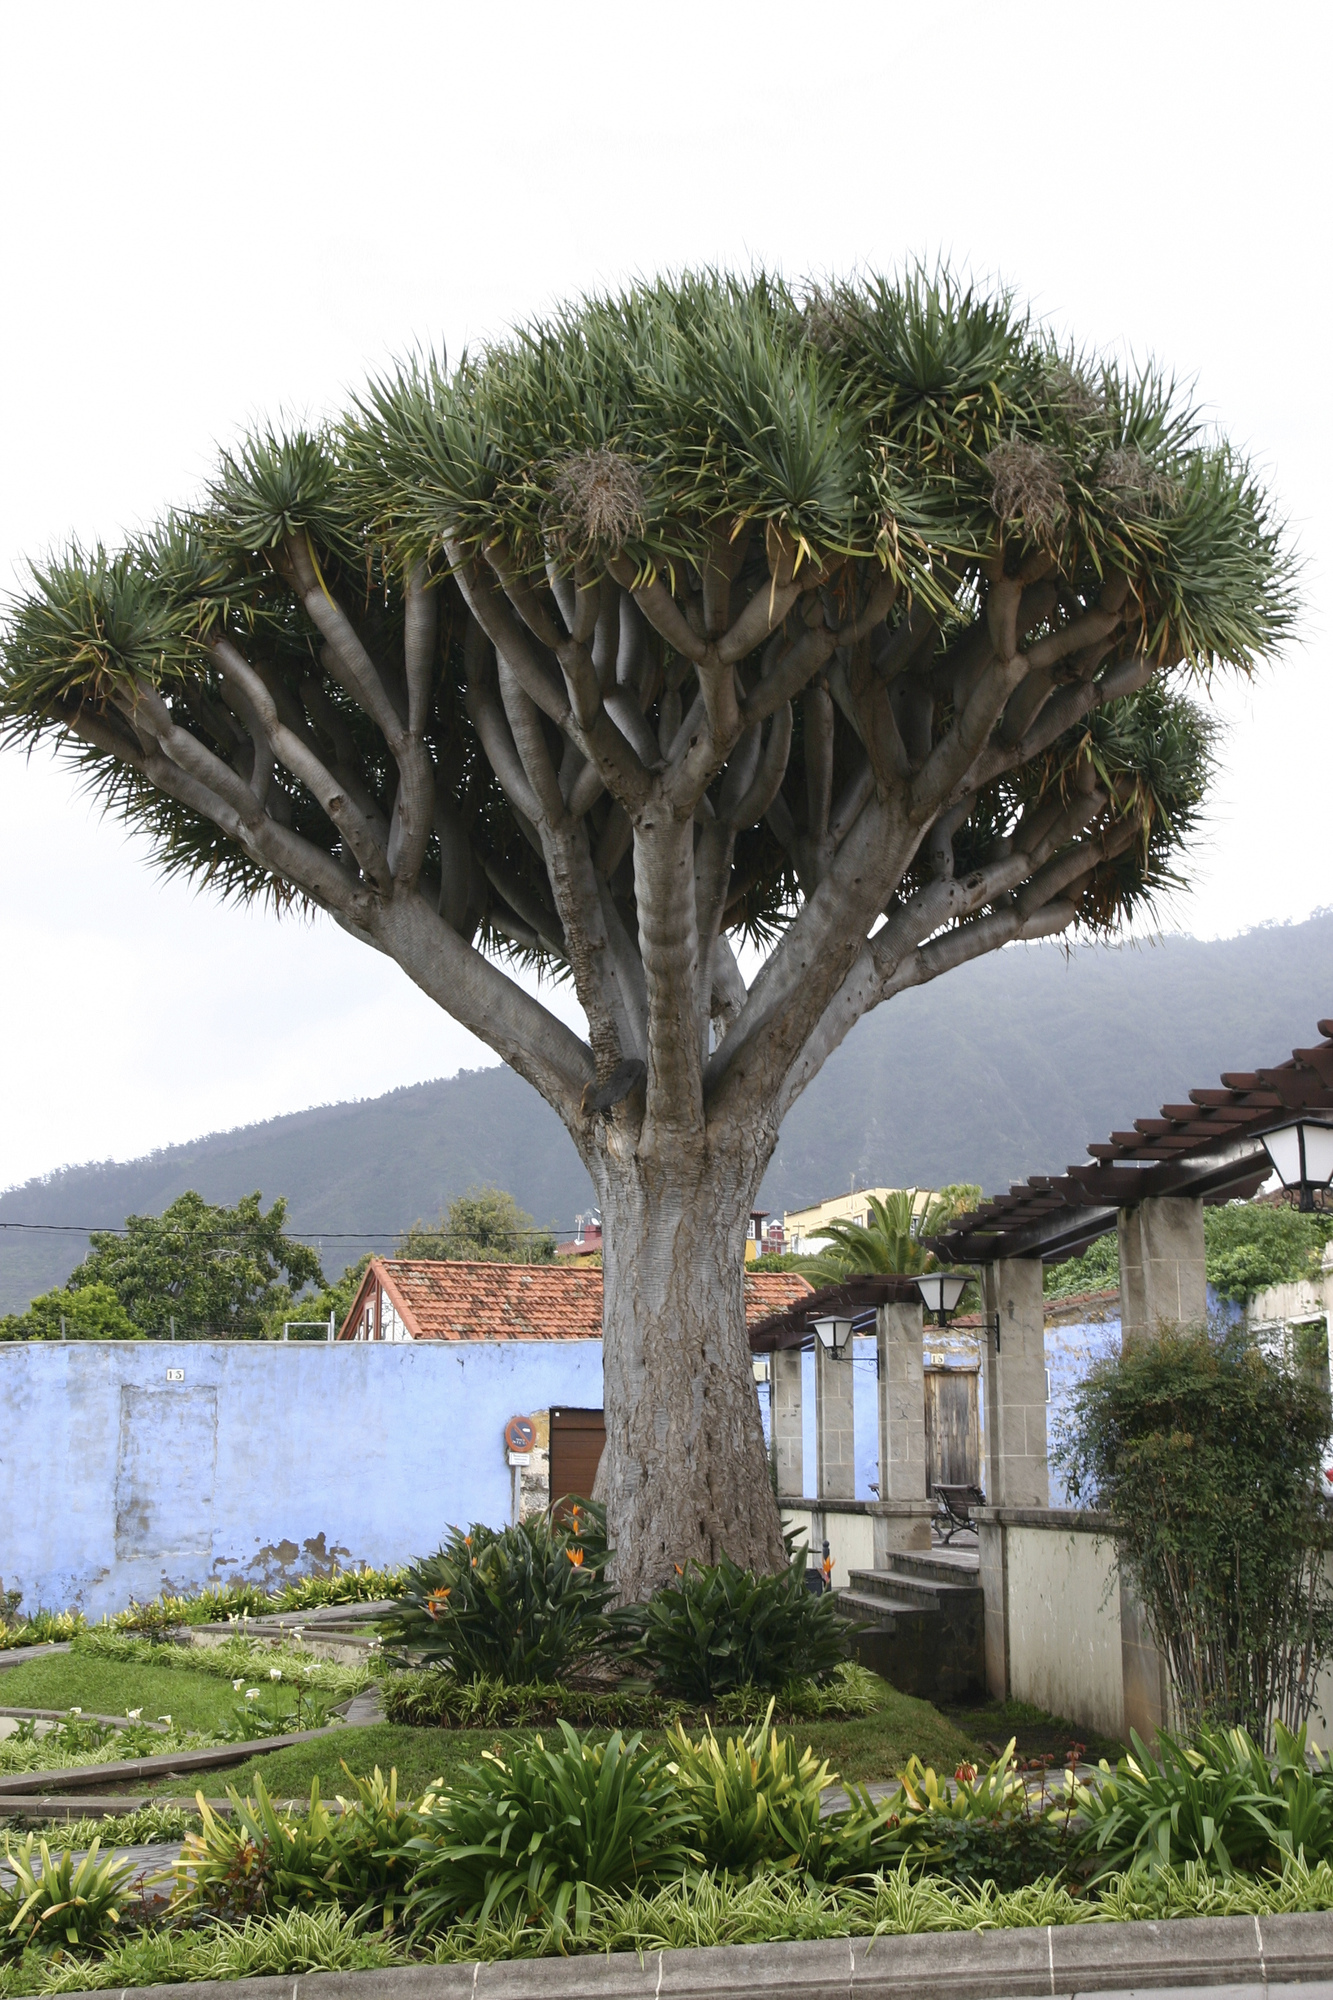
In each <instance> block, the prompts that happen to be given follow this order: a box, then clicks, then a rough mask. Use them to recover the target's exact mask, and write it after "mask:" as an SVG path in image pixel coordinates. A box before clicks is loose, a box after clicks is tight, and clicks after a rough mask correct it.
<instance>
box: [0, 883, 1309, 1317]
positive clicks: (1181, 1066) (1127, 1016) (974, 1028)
mask: <svg viewBox="0 0 1333 2000" xmlns="http://www.w3.org/2000/svg"><path fill="white" fill-rule="evenodd" d="M1330 1015H1333V911H1321V912H1319V913H1318V914H1316V915H1315V916H1313V917H1311V918H1310V919H1309V920H1308V921H1307V922H1305V923H1301V924H1283V925H1273V926H1268V927H1263V928H1260V929H1258V930H1252V931H1246V932H1244V933H1243V934H1242V935H1241V936H1239V937H1234V938H1225V939H1220V940H1217V941H1214V942H1208V943H1203V942H1200V941H1199V940H1198V939H1195V938H1188V937H1173V938H1168V939H1166V940H1164V941H1162V942H1160V943H1157V944H1152V945H1120V946H1115V947H1106V946H1099V947H1079V948H1076V949H1074V950H1072V951H1070V952H1068V953H1066V952H1065V951H1064V950H1063V949H1062V948H1061V947H1059V946H1058V945H1036V946H1021V947H1018V948H1015V949H1012V950H1009V951H1004V952H1001V953H999V954H998V955H997V956H995V957H992V958H987V959H983V960H981V961H979V962H978V963H977V964H975V965H971V966H966V967H964V968H962V969H960V970H959V971H957V972H954V973H951V974H949V976H948V977H947V978H945V979H941V980H940V981H939V982H938V983H937V984H935V985H934V986H928V987H923V988H921V989H919V990H917V991H914V992H909V993H904V994H901V995H900V996H899V997H898V998H897V999H895V1000H893V1001H891V1002H890V1003H889V1004H888V1005H887V1006H886V1007H883V1008H881V1009H880V1010H879V1012H878V1013H875V1014H872V1015H870V1016H869V1017H868V1018H867V1019H866V1020H864V1021H862V1022H861V1023H860V1025H859V1026H858V1027H857V1029H856V1030H855V1032H854V1033H853V1034H852V1035H850V1036H849V1037H848V1039H847V1041H846V1042H845V1043H844V1044H843V1046H842V1048H841V1049H839V1050H838V1051H837V1053H836V1054H835V1055H834V1056H833V1057H832V1058H831V1060H830V1061H829V1062H828V1063H827V1064H826V1065H825V1068H824V1070H823V1072H822V1074H821V1075H820V1076H819V1077H817V1078H816V1080H815V1082H814V1083H813V1084H812V1085H811V1087H810V1089H809V1090H808V1091H807V1092H806V1093H805V1096H804V1097H803V1098H801V1099H800V1101H799V1102H798V1103H797V1104H796V1105H795V1107H794V1108H793V1110H792V1111H791V1113H790V1115H789V1116H788V1118H787V1121H786V1123H785V1124H784V1126H783V1128H782V1134H781V1138H780V1140H779V1144H778V1149H777V1152H776V1153H775V1154H774V1157H773V1162H772V1165H771V1167H770V1168H769V1171H768V1174H767V1176H766V1178H765V1181H764V1185H763V1188H762V1190H761V1193H760V1205H761V1206H762V1207H765V1208H768V1209H770V1210H781V1209H783V1208H795V1207H799V1206H802V1205H803V1204H805V1203H806V1202H809V1201H813V1200H816V1199H818V1198H819V1197H820V1196H823V1195H829V1194H836V1193H839V1192H841V1191H842V1190H844V1189H846V1188H848V1187H850V1186H851V1185H852V1184H853V1181H855V1184H856V1185H858V1186H866V1185H873V1184H876V1183H878V1184H886V1185H888V1186H903V1185H907V1184H912V1183H915V1184H918V1185H921V1186H930V1187H938V1186H940V1185H942V1184H943V1183H944V1182H946V1181H979V1182H980V1183H981V1185H982V1186H983V1187H985V1188H987V1189H988V1190H991V1191H993V1190H996V1189H999V1188H1002V1187H1005V1186H1007V1184H1008V1183H1009V1181H1011V1180H1017V1179H1022V1178H1023V1177H1024V1176H1026V1175H1028V1174H1034V1173H1050V1172H1060V1171H1062V1170H1063V1169H1064V1168H1065V1167H1066V1166H1067V1165H1069V1164H1070V1163H1071V1162H1073V1161H1077V1160H1080V1159H1082V1158H1083V1156H1084V1151H1085V1148H1086V1146H1087V1144H1088V1141H1089V1140H1095V1139H1103V1138H1105V1137H1106V1136H1107V1134H1108V1133H1109V1132H1110V1131H1111V1129H1112V1127H1116V1128H1121V1127H1124V1126H1125V1125H1127V1124H1130V1123H1132V1122H1133V1120H1134V1119H1135V1118H1141V1117H1145V1116H1150V1115H1152V1114H1153V1113H1154V1112H1155V1111H1156V1109H1157V1107H1158V1105H1159V1104H1161V1103H1162V1102H1163V1101H1165V1100H1166V1099H1168V1098H1170V1099H1173V1100H1178V1099H1179V1098H1180V1097H1181V1096H1182V1095H1183V1094H1184V1093H1185V1092H1186V1091H1188V1090H1190V1089H1191V1088H1193V1087H1195V1086H1198V1085H1211V1084H1213V1083H1215V1082H1216V1081H1217V1078H1218V1076H1219V1075H1220V1073H1221V1071H1222V1070H1224V1069H1226V1070H1232V1069H1250V1068H1254V1067H1255V1066H1256V1065H1258V1064H1261V1063H1268V1062H1274V1061H1282V1060H1285V1058H1286V1057H1287V1056H1288V1055H1289V1054H1290V1052H1291V1050H1292V1048H1293V1047H1302V1046H1305V1045H1308V1044H1309V1043H1310V1042H1311V1041H1313V1040H1314V1039H1315V1038H1316V1029H1315V1023H1316V1021H1318V1020H1320V1019H1321V1018H1324V1017H1327V1016H1330ZM474 1183H476V1184H483V1185H484V1184H486V1183H491V1184H493V1185H495V1186H497V1187H505V1188H508V1189H509V1190H510V1192H511V1193H512V1194H513V1195H515V1197H516V1198H517V1199H518V1201H519V1202H520V1203H521V1204H522V1206H523V1207H524V1208H526V1209H528V1210H530V1211H531V1213H532V1214H533V1215H535V1216H536V1218H537V1220H538V1221H539V1222H543V1223H544V1222H548V1221H549V1222H552V1223H554V1224H557V1225H559V1226H566V1225H568V1224H571V1223H572V1222H573V1220H574V1216H575V1215H576V1214H577V1213H578V1212H579V1211H580V1210H584V1209H587V1208H588V1207H590V1206H591V1204H592V1200H593V1191H592V1186H591V1183H590V1182H589V1180H588V1176H587V1174H586V1172H585V1170H584V1168H583V1165H582V1162H581V1161H580V1160H579V1157H578V1154H577V1153H576V1152H575V1150H574V1147H573V1144H572V1143H571V1141H570V1139H569V1137H568V1135H567V1134H566V1132H565V1130H564V1128H563V1126H562V1125H561V1124H560V1122H559V1120H558V1119H557V1118H556V1116H555V1114H554V1112H552V1111H550V1110H549V1109H548V1108H547V1106H546V1105H545V1104H543V1103H542V1101H541V1099H540V1098H539V1097H537V1095H536V1093H535V1092H534V1091H533V1090H531V1089H530V1088H529V1086H528V1085H527V1084H525V1083H523V1082H522V1081H521V1080H520V1078H518V1077H517V1076H515V1075H514V1074H513V1072H512V1071H510V1070H506V1069H501V1068H495V1069H482V1070H465V1071H463V1072H461V1073H460V1074H459V1075H458V1076H454V1077H449V1078H446V1079H444V1080H442V1081H440V1082H435V1083H423V1084H416V1085H414V1086H412V1087H411V1088H409V1089H404V1090H395V1091H391V1092H390V1093H389V1094H388V1095H387V1096H385V1097H377V1098H372V1099H368V1100H365V1101H363V1102H359V1103H350V1104H332V1105H322V1106H320V1107H319V1108H317V1109H315V1110H311V1111H301V1112H297V1113H295V1114H294V1115H292V1116H290V1117H286V1118H274V1119H271V1120H269V1121H268V1122H267V1123H265V1124H262V1125H248V1126H244V1127H242V1128H240V1129H239V1130H237V1131H234V1132H220V1133H212V1134H210V1135H209V1136H208V1137H206V1138H203V1139H197V1140H194V1141H192V1142H191V1143H190V1144H189V1145H183V1146H170V1147H166V1148H164V1149H163V1150H162V1151H160V1152H156V1153H150V1154H148V1155H147V1156H146V1157H145V1158H143V1159H139V1160H130V1161H127V1162H125V1163H123V1164H114V1163H106V1164H101V1165H92V1166H79V1167H67V1168H65V1169H63V1170H62V1171H61V1172H59V1173H55V1174H51V1175H49V1176H47V1177H46V1178H45V1179H43V1180H34V1181H28V1182H27V1183H26V1184H25V1185H24V1186H22V1187H18V1188H11V1189H10V1190H8V1191H7V1192H6V1193H4V1194H2V1195H0V1311H5V1312H12V1311H16V1310H21V1309H22V1308H23V1306H24V1305H26V1303H27V1301H28V1299H29V1298H31V1297H32V1296H33V1295H34V1294H35V1293H36V1292H40V1291H45V1290H46V1289H48V1288H49V1287H50V1286H52V1285H56V1284H59V1283H61V1282H62V1280H63V1279H64V1278H65V1277H66V1276H67V1275H68V1273H69V1272H70V1270H72V1268H73V1266H74V1265H75V1264H76V1263H77V1262H78V1260H79V1258H80V1257H81V1256H82V1255H83V1252H84V1247H85V1243H86V1237H85V1236H84V1235H83V1234H82V1233H81V1231H82V1230H86V1229H87V1228H88V1227H89V1226H94V1227H95V1226H97V1225H102V1224H108V1223H118V1222H120V1221H121V1220H122V1219H123V1217H124V1216H126V1215H127V1214H131V1213H152V1212H155V1211H158V1210H160V1209H162V1208H164V1207H165V1206H166V1204H167V1203H168V1202H169V1201H171V1200H172V1199H173V1197H174V1196H176V1195H177V1194H179V1193H181V1191H182V1190H183V1189H185V1188H197V1189H198V1191H199V1193H200V1194H202V1195H204V1196H205V1197H206V1198H207V1199H208V1200H210V1201H218V1202H233V1201H235V1200H237V1199H238V1197H239V1196H241V1195H243V1194H248V1193H250V1192H251V1191H252V1190H253V1189H255V1188H260V1189H262V1191H263V1193H264V1195H265V1197H266V1198H270V1197H272V1196H273V1195H277V1194H283V1195H286V1197H287V1199H288V1202H289V1204H290V1210H291V1216H292V1224H293V1227H294V1229H295V1231H296V1233H298V1234H299V1235H301V1236H304V1237H306V1238H307V1239H308V1240H309V1241H310V1242H312V1243H315V1244H317V1245H318V1246H319V1247H320V1249H321V1252H322V1254H323V1256H324V1263H325V1269H326V1271H328V1272H329V1273H330V1275H332V1274H333V1273H334V1272H335V1271H337V1270H340V1269H341V1268H342V1266H343V1265H344V1264H345V1263H347V1262H350V1261H351V1260H352V1259H354V1258H356V1257H358V1256H359V1255H360V1254H361V1252H362V1251H363V1250H366V1249H378V1250H385V1249H388V1248H389V1247H390V1242H391V1239H392V1236H393V1234H394V1232H395V1231H397V1230H399V1229H402V1228H403V1227H404V1226H405V1225H406V1224H408V1223H410V1222H412V1221H413V1220H415V1218H416V1217H418V1216H426V1217H433V1216H436V1215H438V1214H439V1213H440V1212H441V1210H442V1209H443V1208H444V1206H445V1205H446V1204H447V1203H448V1202H449V1201H450V1200H451V1199H452V1197H453V1196H454V1195H456V1194H459V1193H461V1192H462V1191H463V1190H464V1189H465V1188H467V1187H468V1186H470V1185H472V1184H474ZM20 1222H22V1223H29V1224H32V1223H41V1224H46V1225H48V1228H47V1229H44V1230H40V1231H38V1230H30V1229H15V1228H12V1227H5V1226H3V1225H9V1224H14V1223H20ZM50 1225H57V1227H55V1228H51V1227H50Z"/></svg>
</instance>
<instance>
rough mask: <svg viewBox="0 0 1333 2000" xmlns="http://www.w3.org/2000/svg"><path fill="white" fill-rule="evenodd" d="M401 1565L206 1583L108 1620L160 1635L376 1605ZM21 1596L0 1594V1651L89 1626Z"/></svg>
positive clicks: (391, 1589)
mask: <svg viewBox="0 0 1333 2000" xmlns="http://www.w3.org/2000/svg"><path fill="white" fill-rule="evenodd" d="M406 1580H407V1571H406V1570H405V1569H374V1568H373V1567H372V1566H371V1565H370V1564H369V1563H365V1564H362V1565H360V1566H359V1567H356V1568H353V1569H346V1570H344V1569H334V1570H332V1571H331V1572H330V1573H329V1574H328V1575H325V1576H304V1577H297V1578H294V1579H293V1581H292V1582H290V1583H285V1584H283V1585H281V1587H280V1588H279V1589H277V1590H273V1591H270V1590H265V1589H264V1588H263V1587H262V1586H261V1585H259V1584H253V1583H229V1584H218V1585H214V1586H210V1587H209V1588H208V1589H205V1590H201V1591H198V1592H196V1593H195V1594H194V1595H193V1596H185V1597H177V1596H171V1595H165V1594H164V1595H162V1596H160V1597H155V1598H153V1599H151V1600H150V1601H149V1602H147V1603H145V1604H135V1603H130V1604H128V1605H127V1606H126V1607H125V1609H124V1610H123V1611H118V1612H116V1613H115V1615H114V1616H113V1617H112V1618H111V1619H110V1620H109V1621H108V1622H109V1623H110V1624H111V1625H112V1627H113V1628H114V1629H115V1630H117V1631H126V1632H139V1633H141V1634H143V1635H144V1636H146V1637H150V1638H165V1637H166V1635H167V1633H168V1632H169V1631H171V1630H172V1628H173V1627H175V1626H178V1625H217V1624H225V1623H226V1622H227V1621H228V1620H232V1619H238V1618H265V1617H270V1616H272V1615H274V1614H275V1613H278V1612H291V1611H316V1610H323V1609H325V1608H326V1607H328V1606H332V1605H338V1604H368V1603H379V1602H381V1601H382V1600H384V1599H386V1598H392V1597H398V1596H400V1595H401V1594H402V1591H403V1590H404V1588H405V1587H406ZM22 1602H23V1600H22V1596H21V1594H20V1593H19V1592H18V1591H13V1590H11V1591H6V1592H5V1593H4V1596H3V1598H0V1651H6V1650H9V1649H11V1648H13V1647H15V1646H44V1645H49V1644H50V1643H51V1642H52V1641H53V1640H64V1639H72V1638H74V1636H75V1635H76V1633H79V1632H84V1631H88V1630H89V1629H91V1628H90V1627H89V1625H88V1621H87V1619H86V1618H85V1617H84V1615H83V1613H82V1612H81V1611H43V1610H37V1611H34V1612H33V1613H32V1614H31V1616H25V1615H24V1613H23V1612H22V1610H21V1606H22Z"/></svg>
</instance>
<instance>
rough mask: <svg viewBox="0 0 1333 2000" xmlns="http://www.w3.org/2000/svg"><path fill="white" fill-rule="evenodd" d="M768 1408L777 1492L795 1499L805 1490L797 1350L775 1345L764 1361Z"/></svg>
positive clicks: (784, 1496)
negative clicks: (766, 1364) (776, 1476)
mask: <svg viewBox="0 0 1333 2000" xmlns="http://www.w3.org/2000/svg"><path fill="white" fill-rule="evenodd" d="M768 1392H769V1411H770V1415H771V1419H772V1424H773V1463H774V1466H775V1467H776V1469H777V1475H778V1492H779V1494H780V1495H781V1497H782V1498H783V1499H784V1500H799V1499H800V1498H801V1496H802V1495H803V1494H804V1492H805V1487H804V1485H803V1484H802V1480H803V1479H804V1477H805V1454H804V1451H803V1449H802V1444H801V1350H800V1348H799V1347H777V1348H774V1350H773V1352H772V1354H771V1355H770V1356H769V1362H768Z"/></svg>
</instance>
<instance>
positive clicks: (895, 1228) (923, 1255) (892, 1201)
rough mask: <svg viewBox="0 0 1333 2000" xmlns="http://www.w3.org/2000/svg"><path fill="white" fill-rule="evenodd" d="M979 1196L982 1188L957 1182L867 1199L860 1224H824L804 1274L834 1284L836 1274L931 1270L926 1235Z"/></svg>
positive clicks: (816, 1282)
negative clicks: (823, 1239) (822, 1243)
mask: <svg viewBox="0 0 1333 2000" xmlns="http://www.w3.org/2000/svg"><path fill="white" fill-rule="evenodd" d="M980 1200H981V1189H980V1188H979V1187H970V1186H966V1185H964V1184H962V1183H959V1184H958V1185H956V1186H953V1187H947V1188H942V1189H941V1190H940V1192H939V1193H938V1194H934V1193H927V1194H926V1195H925V1197H924V1201H923V1199H922V1191H921V1190H920V1189H919V1188H895V1189H894V1191H893V1192H892V1193H891V1194H890V1195H889V1196H888V1198H887V1199H886V1200H883V1201H881V1200H880V1199H879V1197H878V1196H877V1195H871V1196H870V1197H869V1198H868V1202H867V1209H866V1213H867V1216H868V1218H869V1219H868V1220H867V1222H866V1223H865V1225H864V1227H863V1226H862V1225H861V1224H860V1223H856V1222H826V1223H822V1224H821V1225H820V1234H821V1235H822V1236H827V1237H829V1238H830V1239H831V1241H830V1243H829V1246H828V1248H827V1250H823V1251H821V1252H820V1254H819V1255H818V1256H817V1257H816V1258H815V1259H814V1260H813V1261H812V1262H811V1264H810V1265H809V1267H808V1269H807V1272H806V1276H807V1277H808V1278H809V1280H810V1282H811V1284H812V1285H834V1284H837V1282H838V1280H839V1279H840V1278H853V1277H856V1276H858V1275H859V1274H860V1273H862V1272H885V1273H890V1274H892V1275H894V1276H897V1277H903V1278H910V1277H914V1276H915V1275H916V1274H917V1273H918V1272H920V1271H933V1270H934V1269H935V1267H936V1265H937V1264H938V1262H939V1259H938V1258H937V1257H936V1256H935V1255H934V1254H933V1252H932V1251H930V1250H928V1249H927V1247H926V1242H927V1239H928V1238H930V1237H931V1236H934V1235H936V1234H937V1233H938V1231H940V1230H941V1229H944V1228H946V1227H947V1226H948V1224H949V1223H950V1222H951V1221H952V1220H953V1218H954V1216H955V1215H962V1214H965V1213H966V1212H967V1211H968V1210H969V1209H973V1208H975V1207H976V1205H977V1203H978V1202H979V1201H980Z"/></svg>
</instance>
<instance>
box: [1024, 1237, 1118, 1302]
mask: <svg viewBox="0 0 1333 2000" xmlns="http://www.w3.org/2000/svg"><path fill="white" fill-rule="evenodd" d="M1119 1283H1120V1244H1119V1241H1118V1239H1117V1237H1116V1233H1115V1231H1114V1230H1113V1229H1112V1230H1110V1231H1108V1233H1107V1234H1106V1235H1105V1236H1099V1237H1098V1238H1097V1240H1096V1242H1094V1243H1090V1244H1089V1245H1088V1247H1087V1249H1086V1250H1085V1251H1084V1252H1083V1255H1082V1256H1081V1257H1067V1258H1066V1259H1065V1261H1064V1262H1063V1263H1062V1264H1048V1265H1047V1266H1046V1269H1045V1270H1044V1271H1043V1273H1042V1281H1041V1286H1042V1290H1043V1292H1045V1294H1046V1296H1047V1298H1048V1299H1051V1298H1056V1299H1064V1298H1072V1297H1073V1296H1074V1295H1075V1294H1076V1293H1078V1292H1104V1291H1107V1290H1113V1289H1114V1288H1115V1287H1116V1286H1117V1285H1118V1284H1119Z"/></svg>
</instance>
